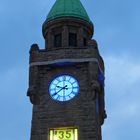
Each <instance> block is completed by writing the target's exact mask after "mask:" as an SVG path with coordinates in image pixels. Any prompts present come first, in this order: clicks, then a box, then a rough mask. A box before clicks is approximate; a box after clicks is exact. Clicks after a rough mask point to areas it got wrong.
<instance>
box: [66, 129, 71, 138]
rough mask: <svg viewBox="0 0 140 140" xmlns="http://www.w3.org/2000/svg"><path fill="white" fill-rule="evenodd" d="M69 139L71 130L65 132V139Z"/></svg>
mask: <svg viewBox="0 0 140 140" xmlns="http://www.w3.org/2000/svg"><path fill="white" fill-rule="evenodd" d="M70 137H71V130H66V138H67V139H68V138H70Z"/></svg>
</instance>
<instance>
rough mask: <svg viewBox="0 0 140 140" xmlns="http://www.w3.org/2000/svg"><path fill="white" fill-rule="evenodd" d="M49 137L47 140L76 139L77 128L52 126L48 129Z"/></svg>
mask: <svg viewBox="0 0 140 140" xmlns="http://www.w3.org/2000/svg"><path fill="white" fill-rule="evenodd" d="M49 137H50V139H49V140H78V128H76V127H62V128H52V129H50V130H49Z"/></svg>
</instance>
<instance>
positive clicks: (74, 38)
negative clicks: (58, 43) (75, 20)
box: [69, 33, 77, 47]
mask: <svg viewBox="0 0 140 140" xmlns="http://www.w3.org/2000/svg"><path fill="white" fill-rule="evenodd" d="M69 46H74V47H75V46H77V34H76V33H69Z"/></svg>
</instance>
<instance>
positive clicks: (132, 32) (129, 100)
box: [0, 0, 140, 140]
mask: <svg viewBox="0 0 140 140" xmlns="http://www.w3.org/2000/svg"><path fill="white" fill-rule="evenodd" d="M53 3H54V0H42V1H34V0H30V1H29V0H24V1H19V0H12V1H9V0H1V1H0V33H1V34H0V43H1V45H0V49H1V51H0V81H1V82H0V83H1V86H0V95H1V97H0V110H1V115H0V124H1V126H0V134H1V139H2V140H29V137H30V127H31V126H30V124H31V113H32V112H31V111H32V110H31V109H32V105H31V104H30V102H29V100H28V98H27V97H26V91H27V88H28V57H29V53H28V52H29V49H30V46H31V44H33V43H38V44H39V46H40V48H44V39H43V36H42V23H43V22H44V20H45V18H46V16H47V13H48V12H49V10H50V8H51V6H52V5H53ZM82 3H83V5H84V6H85V8H86V10H87V12H88V14H89V16H90V18H91V20H92V21H93V23H94V26H95V33H94V37H93V38H95V39H96V40H97V41H98V44H99V49H100V52H101V55H102V56H103V58H104V60H105V65H106V109H107V113H108V119H107V120H106V122H105V125H104V126H103V140H126V139H127V140H132V139H134V140H139V133H138V130H140V125H139V118H140V111H139V110H140V102H139V99H140V94H139V91H140V86H139V85H140V55H139V54H140V27H139V25H140V16H139V13H140V8H139V5H140V1H139V0H133V1H132V0H129V1H128V0H123V1H122V0H106V1H101V0H88V1H87V0H82Z"/></svg>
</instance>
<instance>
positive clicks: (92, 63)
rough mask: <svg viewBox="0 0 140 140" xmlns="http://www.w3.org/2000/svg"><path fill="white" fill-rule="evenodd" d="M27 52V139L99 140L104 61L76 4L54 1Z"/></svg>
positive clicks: (70, 0)
mask: <svg viewBox="0 0 140 140" xmlns="http://www.w3.org/2000/svg"><path fill="white" fill-rule="evenodd" d="M42 32H43V37H44V39H45V48H44V49H40V48H39V46H38V45H37V44H33V45H32V46H31V49H30V60H29V63H30V67H29V88H28V92H27V96H29V98H30V101H31V103H32V104H33V112H32V128H31V137H30V140H102V137H101V126H102V124H103V123H104V119H105V118H106V112H105V105H104V79H105V78H104V62H103V59H102V57H101V56H100V54H99V50H98V45H97V42H96V41H95V40H94V39H92V36H93V33H94V26H93V23H92V22H91V20H90V18H89V16H88V15H87V12H86V10H85V9H84V7H83V5H82V3H81V2H80V0H56V2H55V4H54V5H53V7H52V9H51V10H50V12H49V14H48V16H47V18H46V20H45V22H44V23H43V26H42Z"/></svg>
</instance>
